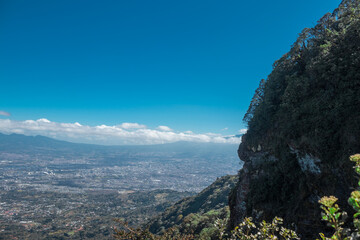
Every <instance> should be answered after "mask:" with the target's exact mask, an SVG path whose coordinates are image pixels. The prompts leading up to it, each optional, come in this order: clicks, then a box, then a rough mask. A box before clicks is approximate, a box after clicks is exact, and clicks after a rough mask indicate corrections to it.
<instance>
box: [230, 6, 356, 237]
mask: <svg viewBox="0 0 360 240" xmlns="http://www.w3.org/2000/svg"><path fill="white" fill-rule="evenodd" d="M359 29H360V1H359V0H344V1H342V3H341V4H340V6H339V7H338V8H337V9H335V10H334V12H333V13H328V14H326V15H324V17H322V18H321V19H320V21H319V22H318V24H317V25H316V26H315V27H314V28H311V29H304V30H303V31H302V32H301V33H300V34H299V37H298V39H297V40H296V42H295V43H294V44H293V46H292V47H291V49H290V51H289V52H288V53H286V54H285V55H284V56H283V57H282V58H280V59H279V60H278V61H276V62H275V63H274V68H273V71H272V72H271V74H270V75H269V76H268V78H267V79H266V81H265V80H262V81H261V82H260V85H259V88H258V89H257V90H256V92H255V95H254V97H253V99H252V101H251V103H250V107H249V110H248V112H247V113H246V115H245V117H244V120H245V121H246V122H247V123H248V132H247V133H246V134H245V135H244V136H243V138H242V143H241V145H240V147H239V150H238V154H239V157H240V159H241V160H242V161H244V166H243V168H242V169H241V170H240V172H239V183H238V184H237V186H236V187H235V188H234V190H233V191H232V192H231V194H230V198H229V205H230V211H231V221H230V223H231V226H230V227H231V228H234V227H235V226H236V225H237V224H238V223H239V222H240V221H241V220H242V219H243V217H245V216H252V217H254V218H255V219H259V220H260V219H266V220H270V219H271V218H273V217H274V216H279V217H283V218H284V220H285V223H286V224H288V226H289V227H291V225H293V226H292V228H295V229H296V231H297V232H299V233H300V234H301V236H302V238H303V239H314V238H316V237H319V236H318V233H319V232H320V231H325V232H326V230H328V229H326V226H325V223H324V222H322V221H321V214H320V208H319V204H318V200H319V198H320V197H322V196H324V195H327V196H329V195H334V196H336V197H338V198H339V206H340V207H341V208H342V209H343V210H346V211H347V212H348V213H349V214H351V213H352V211H351V209H350V207H349V206H348V204H347V198H348V197H349V193H350V191H351V188H352V187H354V186H356V182H357V181H356V179H355V177H354V173H353V168H352V164H351V163H350V161H349V160H348V159H349V156H350V155H352V154H355V153H358V152H360V67H359V66H360V30H359Z"/></svg>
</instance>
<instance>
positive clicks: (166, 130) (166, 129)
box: [157, 126, 172, 132]
mask: <svg viewBox="0 0 360 240" xmlns="http://www.w3.org/2000/svg"><path fill="white" fill-rule="evenodd" d="M157 129H158V130H160V131H164V132H171V131H172V129H171V128H169V127H168V126H158V127H157Z"/></svg>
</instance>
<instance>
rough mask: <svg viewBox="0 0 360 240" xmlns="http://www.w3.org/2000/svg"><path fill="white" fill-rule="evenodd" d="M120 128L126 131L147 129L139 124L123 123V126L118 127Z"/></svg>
mask: <svg viewBox="0 0 360 240" xmlns="http://www.w3.org/2000/svg"><path fill="white" fill-rule="evenodd" d="M118 127H121V128H124V129H137V128H146V126H145V125H142V124H138V123H122V124H120V125H118Z"/></svg>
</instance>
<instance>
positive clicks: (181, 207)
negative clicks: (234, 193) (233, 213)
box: [149, 175, 237, 235]
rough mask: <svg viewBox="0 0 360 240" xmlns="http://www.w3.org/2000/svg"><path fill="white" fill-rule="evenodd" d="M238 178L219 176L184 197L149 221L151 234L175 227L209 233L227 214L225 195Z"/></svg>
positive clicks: (191, 231) (192, 231)
mask: <svg viewBox="0 0 360 240" xmlns="http://www.w3.org/2000/svg"><path fill="white" fill-rule="evenodd" d="M236 181H237V177H236V176H232V175H227V176H224V177H221V178H218V179H217V180H216V181H215V182H214V183H212V184H211V185H210V186H209V187H207V188H206V189H204V190H203V191H202V192H200V193H199V194H197V195H195V196H193V197H188V198H185V199H183V200H181V201H179V202H177V203H176V204H174V205H173V206H171V207H169V208H168V209H166V210H165V212H164V213H162V214H161V215H159V216H158V217H156V218H154V219H153V220H151V221H150V222H149V229H150V231H151V232H153V233H162V232H163V231H164V230H166V229H168V228H171V227H176V228H178V229H179V231H180V232H181V233H194V234H195V235H198V234H209V233H210V232H211V231H214V229H212V228H213V227H214V222H215V220H216V219H218V218H226V217H227V214H228V210H227V204H228V195H229V192H230V191H231V189H232V188H234V186H235V184H236Z"/></svg>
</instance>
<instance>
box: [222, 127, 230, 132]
mask: <svg viewBox="0 0 360 240" xmlns="http://www.w3.org/2000/svg"><path fill="white" fill-rule="evenodd" d="M228 129H229V128H227V127H226V128H223V129H221V131H226V130H228Z"/></svg>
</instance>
